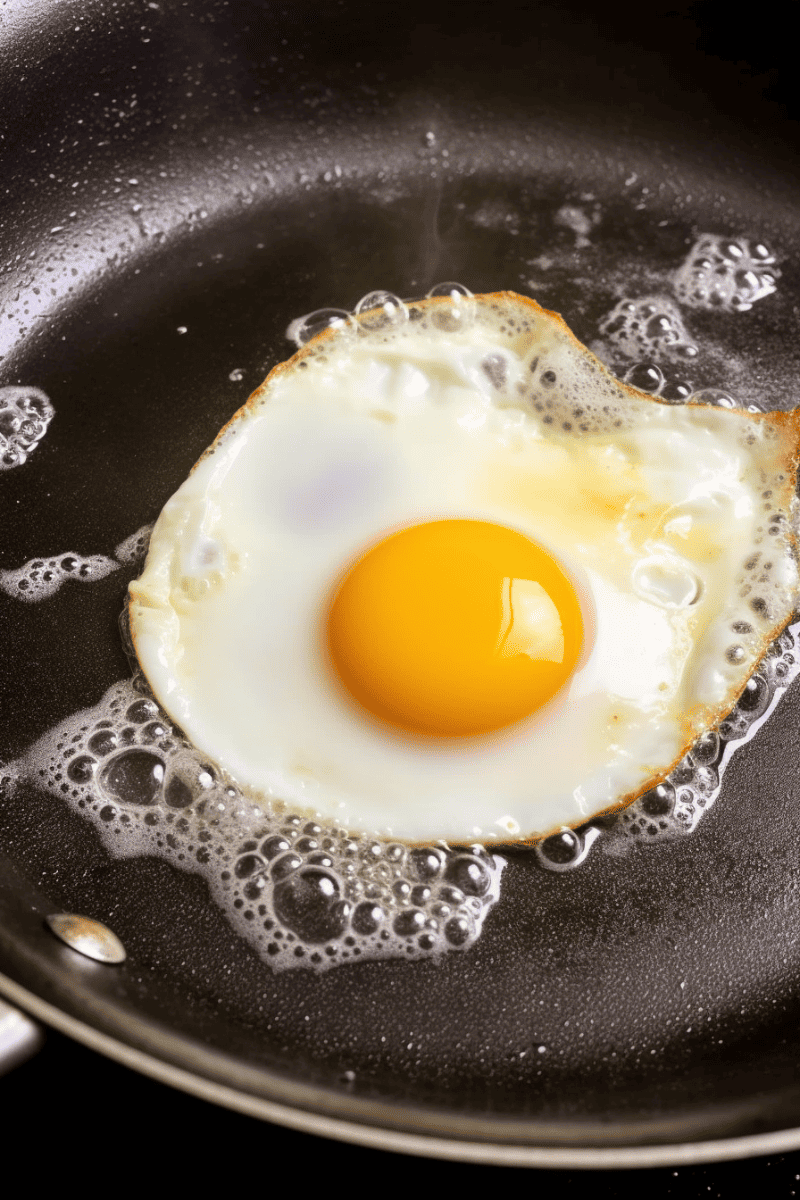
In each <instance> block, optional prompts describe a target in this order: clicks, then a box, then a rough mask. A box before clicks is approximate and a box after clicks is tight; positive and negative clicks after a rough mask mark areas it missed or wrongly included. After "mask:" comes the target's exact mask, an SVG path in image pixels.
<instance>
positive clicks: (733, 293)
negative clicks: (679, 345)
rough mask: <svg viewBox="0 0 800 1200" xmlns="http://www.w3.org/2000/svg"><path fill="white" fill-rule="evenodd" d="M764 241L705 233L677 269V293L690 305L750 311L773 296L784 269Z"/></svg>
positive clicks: (682, 301) (729, 310)
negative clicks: (766, 297)
mask: <svg viewBox="0 0 800 1200" xmlns="http://www.w3.org/2000/svg"><path fill="white" fill-rule="evenodd" d="M774 264H775V258H774V256H773V255H772V254H771V253H770V251H769V250H768V249H767V247H766V246H764V245H762V244H761V243H760V242H759V243H756V244H754V245H752V246H751V243H750V242H749V241H748V240H747V238H727V237H720V236H719V235H717V234H714V233H703V234H701V235H700V237H699V238H698V239H697V241H696V242H695V244H694V245H693V246H692V248H691V250H690V251H689V254H688V256H687V258H686V260H685V262H683V263H682V264H681V266H680V267H679V268H678V270H677V271H676V272H675V276H674V280H673V283H674V287H675V295H676V296H677V297H678V299H679V300H680V302H681V303H682V304H685V305H688V306H689V307H690V308H712V309H713V308H716V309H722V310H725V311H727V312H746V311H747V310H748V309H750V308H752V307H753V305H754V304H755V302H756V300H761V299H763V298H764V296H771V295H772V293H773V292H774V291H775V290H776V280H777V279H778V277H779V275H780V272H779V271H778V270H777V268H776V267H775V265H774Z"/></svg>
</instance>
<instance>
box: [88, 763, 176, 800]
mask: <svg viewBox="0 0 800 1200" xmlns="http://www.w3.org/2000/svg"><path fill="white" fill-rule="evenodd" d="M163 780H164V763H163V761H162V759H160V758H158V757H156V755H155V754H151V753H150V752H149V751H148V750H123V751H122V752H121V753H120V754H118V755H117V756H116V757H115V758H112V759H111V761H110V762H109V763H108V765H107V766H106V767H104V768H103V771H102V772H101V775H100V783H101V786H102V788H103V791H104V792H105V793H106V795H108V796H111V797H112V798H113V799H114V800H118V801H119V802H120V803H121V804H137V805H138V804H155V802H156V800H157V798H158V795H159V793H160V791H161V784H162V783H163Z"/></svg>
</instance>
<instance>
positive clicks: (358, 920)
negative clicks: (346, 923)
mask: <svg viewBox="0 0 800 1200" xmlns="http://www.w3.org/2000/svg"><path fill="white" fill-rule="evenodd" d="M385 920H386V913H385V912H384V911H383V909H382V908H381V906H380V905H379V904H373V903H371V902H370V901H367V900H365V901H364V902H363V903H361V904H359V905H357V906H356V908H355V909H354V911H353V917H352V926H353V929H354V930H355V931H356V933H375V932H376V931H377V930H378V929H380V927H381V925H382V924H383V923H384V921H385Z"/></svg>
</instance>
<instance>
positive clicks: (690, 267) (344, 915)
mask: <svg viewBox="0 0 800 1200" xmlns="http://www.w3.org/2000/svg"><path fill="white" fill-rule="evenodd" d="M501 219H502V220H505V217H504V216H503V213H499V214H498V213H497V212H495V211H494V210H493V209H492V208H491V206H484V210H483V211H479V212H477V213H476V214H475V221H476V224H481V223H482V224H483V225H484V226H491V225H492V224H493V223H494V224H496V222H497V221H498V220H501ZM555 220H556V223H557V224H560V225H561V226H562V227H563V228H566V229H569V230H571V231H572V232H573V233H574V235H575V239H576V243H577V244H578V245H580V243H581V240H582V239H586V238H587V237H588V235H589V234H590V233H591V229H592V223H593V215H592V211H591V210H586V209H585V208H581V207H579V206H576V205H564V206H562V208H560V209H559V210H558V212H557V213H556V216H555ZM528 270H529V272H530V275H531V278H530V280H529V281H528V285H529V287H530V290H531V291H532V292H533V293H534V294H537V292H538V293H539V295H540V298H542V299H543V300H546V296H543V295H541V292H540V291H539V288H540V286H541V283H542V278H547V277H548V276H549V275H551V274H552V273H553V272H554V271H555V272H558V271H559V270H561V271H562V273H563V271H564V270H565V267H564V263H563V262H562V263H559V260H558V256H557V255H547V254H542V255H540V256H539V257H538V258H537V259H534V260H531V261H530V262H529V263H528ZM537 275H538V276H539V279H538V280H537V278H536V276H537ZM776 278H777V272H776V270H775V268H774V266H773V261H772V256H771V255H770V254H769V252H768V251H767V250H766V248H765V247H763V246H762V245H761V244H760V243H758V242H754V241H750V242H748V241H747V240H746V239H743V238H742V239H738V240H735V241H732V240H730V239H722V238H717V237H714V236H712V235H704V236H702V237H700V238H699V239H698V240H697V241H696V243H695V244H694V246H692V247H691V249H690V251H689V253H688V255H687V257H686V259H685V260H684V262H683V264H682V265H679V266H678V267H677V268H676V270H675V272H674V276H673V279H672V289H671V292H665V290H664V289H663V288H658V287H654V288H653V290H652V292H650V293H647V294H645V295H644V296H641V295H636V296H633V295H632V296H630V297H628V296H623V298H622V299H620V300H619V301H618V302H617V303H616V304H615V305H614V306H613V307H612V308H611V309H609V310H608V311H606V312H605V313H604V314H603V315H602V317H601V318H600V319H599V320H598V321H597V325H596V330H597V335H598V336H597V340H596V341H595V342H594V343H591V345H592V348H593V349H594V350H595V352H597V353H598V355H599V356H600V357H602V358H604V359H605V360H606V361H607V362H608V363H609V365H611V366H612V367H613V368H614V369H615V370H616V371H617V373H618V374H620V375H623V374H624V375H625V377H626V378H627V379H629V380H630V381H631V382H632V383H634V384H635V385H636V386H638V387H641V388H643V389H646V390H649V391H652V392H654V393H655V394H658V395H660V396H662V397H664V398H667V399H670V400H671V401H673V402H675V403H680V402H681V401H682V400H685V399H687V398H688V397H689V396H690V395H692V394H695V393H697V392H698V391H701V390H702V383H703V380H704V379H705V378H708V377H711V378H714V381H715V383H718V382H719V380H718V379H717V378H715V372H714V371H713V370H712V371H710V372H709V373H708V374H706V368H707V366H708V364H709V363H711V364H712V366H713V363H714V355H713V353H712V354H711V355H710V356H709V355H704V354H703V353H702V351H701V349H700V346H701V345H702V343H701V342H699V344H696V343H695V341H694V340H693V338H692V336H691V335H690V334H689V332H688V331H687V326H689V325H690V318H691V315H692V310H693V309H694V310H698V309H699V310H702V311H704V312H713V311H714V310H719V311H722V312H726V313H731V312H742V311H746V310H747V309H748V308H750V307H752V305H753V304H754V303H755V302H756V301H757V300H760V299H761V298H763V297H765V296H768V295H769V294H770V293H771V292H772V291H774V289H775V286H776ZM572 282H573V283H575V282H576V281H574V280H573V281H572ZM301 336H302V334H301ZM734 375H736V376H737V378H736V379H735V381H734V382H735V383H736V384H737V385H738V396H737V395H734V393H736V392H737V388H736V387H732V388H731V390H730V391H727V390H721V389H720V388H719V387H717V388H715V389H713V390H709V389H706V390H705V391H704V392H703V395H702V398H703V400H704V401H705V402H707V403H708V402H711V403H718V404H720V405H723V406H727V407H734V406H736V405H737V404H748V403H750V402H754V397H753V396H752V395H751V394H750V393H749V390H747V388H746V387H743V386H742V385H743V380H744V373H743V372H742V371H740V370H739V371H734ZM31 394H33V390H31ZM758 399H759V400H760V401H761V403H762V404H763V403H764V399H765V397H764V396H763V394H759V396H758ZM9 403H10V401H9ZM31 444H32V445H35V439H34V441H32V443H31ZM145 537H146V533H145V534H140V535H132V538H131V539H129V541H130V543H131V545H130V546H121V547H118V554H117V560H118V561H119V562H120V563H122V562H125V561H131V555H134V556H135V555H136V554H137V553H143V550H144V546H145ZM78 557H79V556H75V555H66V556H60V557H59V558H58V559H54V560H53V561H52V562H49V561H44V560H30V561H29V562H28V563H26V564H25V565H24V566H23V567H21V568H19V569H17V570H16V571H8V572H5V573H3V575H2V576H0V586H2V587H3V589H4V590H5V591H7V592H8V593H9V594H11V595H16V596H17V597H18V598H19V599H25V600H33V599H39V598H41V599H44V598H45V597H46V595H48V594H50V592H52V590H54V589H53V586H52V585H53V581H54V578H55V579H56V581H57V582H63V581H66V580H67V579H68V578H69V577H70V572H72V571H73V570H74V563H73V562H72V560H73V559H75V560H76V561H77V560H78ZM95 557H97V558H100V557H101V556H95ZM67 560H69V562H67ZM88 561H89V560H85V561H84V560H81V563H82V564H83V565H85V562H88ZM65 562H67V565H66V566H64V563H65ZM104 562H105V563H106V564H108V565H107V569H106V568H103V570H106V573H107V571H110V570H113V569H115V567H116V563H115V562H114V560H104ZM81 563H79V566H80V565H81ZM101 567H102V564H101ZM59 572H60V574H59ZM99 574H100V572H99V573H98V574H97V575H96V577H99ZM45 576H46V577H47V578H45ZM78 577H81V578H83V579H87V578H89V577H91V567H90V568H89V570H88V571H84V570H81V571H79V574H77V575H72V578H78ZM45 584H47V585H48V586H47V587H46V586H45ZM796 657H797V656H796V652H795V638H794V629H793V628H790V629H788V630H787V631H785V632H784V633H783V634H782V635H781V637H780V638H779V639H778V640H777V641H776V643H775V644H774V645H773V647H772V648H771V650H770V652H769V654H768V656H767V657H766V659H765V660H764V662H763V663H762V665H761V668H760V669H759V671H758V673H757V674H756V675H755V676H754V677H753V679H752V680H751V682H750V684H749V685H748V688H747V690H746V692H745V694H744V695H743V697H742V699H741V700H740V702H739V704H738V705H737V707H736V709H735V710H734V711H733V713H731V715H730V717H729V718H728V719H727V720H726V721H725V722H724V723H723V724H722V726H721V727H720V728H719V730H717V731H714V732H711V733H709V734H707V735H706V736H705V737H704V738H702V739H701V740H700V741H699V742H698V743H697V744H696V745H695V746H694V747H693V748H692V750H691V751H690V753H689V754H688V755H687V757H686V759H685V760H684V761H683V762H682V763H681V764H680V765H679V767H678V768H677V769H676V770H675V771H673V772H672V774H671V775H670V776H669V778H668V779H667V780H665V782H664V783H663V784H661V785H660V786H659V787H657V788H655V789H654V790H653V791H652V792H650V793H647V794H646V795H645V796H643V797H641V798H640V799H639V800H638V801H636V802H635V804H633V805H632V806H631V807H630V808H628V809H627V810H625V811H624V812H622V813H620V814H616V815H614V816H611V817H607V818H603V819H601V820H596V821H593V822H591V823H590V824H589V825H587V826H585V827H583V828H582V829H579V830H577V831H565V832H564V833H563V834H559V835H556V836H554V837H551V838H549V839H547V840H546V841H545V842H543V843H541V844H540V845H539V846H538V847H537V848H536V861H537V862H538V863H539V864H540V865H541V866H542V867H545V868H549V869H551V870H555V871H565V870H571V869H573V868H574V867H576V866H579V865H580V864H581V863H582V862H583V861H584V860H585V858H586V855H587V853H588V852H589V850H590V849H591V848H592V847H599V848H603V849H605V850H606V851H607V852H610V853H613V854H617V853H623V852H624V851H625V850H626V849H627V848H628V847H630V846H631V845H632V844H633V843H634V842H638V843H647V842H650V843H653V842H657V841H659V840H662V839H664V838H675V837H677V836H681V835H683V834H685V833H687V832H690V831H691V830H692V829H694V828H695V826H696V825H697V822H698V821H699V819H700V817H701V816H702V815H703V812H705V811H708V809H709V808H710V807H711V805H712V804H713V802H714V800H715V799H716V797H717V795H718V792H719V782H720V777H721V773H722V770H723V768H724V766H725V764H726V762H727V760H728V758H729V757H730V754H731V752H732V751H733V749H735V747H736V745H737V744H738V743H739V742H740V741H741V740H743V739H746V738H747V737H749V736H750V735H751V734H752V733H753V732H754V731H755V730H756V729H757V728H758V727H759V725H760V724H761V723H762V722H763V721H764V720H765V719H766V718H767V717H768V715H769V713H770V712H771V711H772V709H773V708H774V707H775V704H776V703H777V701H778V699H779V697H780V695H781V694H782V692H783V690H784V689H785V687H786V686H787V685H788V683H789V682H790V681H791V679H792V678H794V676H795V675H796V673H797V670H798V664H797V662H796ZM5 774H6V777H7V779H8V780H9V782H13V781H14V780H15V779H16V780H20V781H21V780H23V779H28V780H30V781H31V782H34V783H35V784H36V785H37V786H38V787H43V788H45V789H46V790H47V791H49V792H50V793H51V794H53V795H55V796H57V797H59V798H63V799H64V800H66V801H67V803H68V804H70V806H71V807H73V808H74V809H75V810H76V811H78V812H80V813H81V814H82V815H83V816H85V817H87V818H89V819H90V820H91V821H92V822H93V824H94V825H95V827H96V828H97V829H98V831H99V833H100V835H101V837H102V840H103V842H104V844H105V846H106V847H107V848H108V850H109V851H110V852H111V853H112V854H113V855H117V856H131V855H143V854H150V855H156V856H161V857H163V858H165V859H167V860H168V861H170V862H172V863H173V864H175V865H177V866H179V867H184V868H190V869H191V870H193V871H197V872H200V873H202V874H203V875H204V876H205V878H206V879H207V880H208V882H209V885H210V888H211V891H212V894H213V895H214V897H215V899H216V900H217V902H218V903H219V904H220V905H221V906H222V908H223V909H224V911H225V912H226V913H227V915H228V917H229V919H230V920H231V922H232V924H233V925H234V927H235V928H236V929H237V930H238V931H239V932H240V933H241V934H243V935H244V936H245V937H246V938H247V940H248V941H249V942H250V943H251V944H252V945H254V947H255V948H256V949H257V950H258V952H259V953H260V954H261V955H262V956H263V957H264V958H265V959H266V960H268V961H270V962H271V963H273V964H274V965H275V966H277V967H291V966H296V965H306V964H309V965H313V966H315V967H317V968H326V967H329V966H331V965H334V964H336V963H338V962H342V961H345V960H348V959H349V960H352V959H353V958H356V957H361V958H375V957H387V956H390V957H403V958H416V957H429V956H432V955H436V954H438V953H441V952H443V951H447V950H455V949H464V948H466V947H468V946H469V945H471V944H473V943H474V941H475V939H476V938H477V937H478V936H479V934H480V931H481V926H482V924H483V921H484V918H485V916H486V915H487V913H488V912H489V910H490V909H491V907H492V906H493V905H494V903H495V902H496V900H497V898H498V896H499V894H500V888H501V876H502V871H503V867H504V865H505V864H504V859H503V856H502V854H498V853H496V852H489V851H487V850H486V849H484V848H483V847H480V846H474V847H470V848H469V849H464V850H452V849H448V848H446V847H444V846H442V847H432V848H428V849H409V848H408V847H405V846H403V845H400V844H399V843H396V844H395V843H385V842H381V841H378V840H375V839H370V838H368V837H363V836H357V837H352V836H349V835H348V833H347V831H344V830H339V829H333V828H322V827H320V826H319V825H317V824H315V823H313V822H310V821H308V820H306V819H303V818H300V817H297V816H295V815H293V814H291V813H288V812H281V811H280V810H276V812H275V813H274V814H273V815H271V816H269V817H267V816H265V814H264V812H263V810H262V809H260V808H255V807H254V806H253V805H252V804H250V803H248V801H247V799H246V798H245V797H243V796H242V795H241V794H240V793H239V792H237V790H236V789H235V788H234V787H232V786H231V785H230V783H229V781H227V780H225V779H223V778H221V777H220V776H219V774H218V772H216V771H215V770H214V769H213V768H211V767H210V766H209V765H208V764H207V763H205V762H204V761H203V760H202V759H201V757H200V756H199V755H198V754H197V752H196V751H194V750H193V748H192V747H191V746H189V745H188V744H187V743H186V741H185V740H184V739H183V738H182V736H181V735H180V733H179V731H178V730H176V729H175V728H174V726H172V724H171V723H170V722H169V720H168V719H167V718H166V717H165V716H164V715H163V713H161V712H160V711H159V709H158V706H157V705H156V704H155V702H154V701H153V700H152V698H150V697H149V696H148V695H147V694H146V693H145V692H144V691H143V688H142V683H141V680H140V679H137V680H134V681H125V682H122V683H120V684H118V685H116V686H115V687H113V688H112V689H111V690H110V691H109V692H108V693H107V694H106V696H105V697H104V698H103V700H102V701H101V703H100V704H99V705H97V706H96V707H95V708H93V709H90V710H85V711H82V712H80V713H78V714H76V715H75V716H74V717H73V718H72V719H70V720H69V721H67V722H65V723H63V724H62V725H60V726H59V727H58V728H56V729H54V730H53V731H52V732H51V733H50V734H48V735H46V736H45V737H44V738H43V739H41V741H39V742H38V743H37V744H36V745H35V746H34V747H32V749H31V751H30V752H29V753H28V754H27V755H26V756H25V757H24V758H22V759H20V760H19V761H18V762H16V763H14V764H11V765H10V767H8V768H6V771H5ZM595 852H596V851H595Z"/></svg>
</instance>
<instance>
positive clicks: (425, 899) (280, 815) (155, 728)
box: [3, 679, 505, 970]
mask: <svg viewBox="0 0 800 1200" xmlns="http://www.w3.org/2000/svg"><path fill="white" fill-rule="evenodd" d="M3 772H4V781H5V784H6V786H8V787H10V788H13V787H14V786H18V785H19V783H20V782H24V783H27V784H28V785H29V786H31V785H32V786H35V787H38V788H44V789H45V790H46V791H47V792H48V793H49V794H51V795H53V796H56V797H57V798H59V799H62V800H64V801H65V802H66V803H67V804H69V806H70V807H71V808H72V809H73V810H75V811H76V812H78V813H80V814H81V815H82V816H83V817H86V818H88V819H89V820H90V821H91V822H92V824H93V825H94V826H95V828H96V829H97V831H98V833H99V835H100V837H101V839H102V841H103V844H104V845H105V846H106V848H107V849H108V851H109V852H110V853H111V854H113V855H115V856H117V857H134V856H140V855H155V856H157V857H161V858H165V859H167V860H168V861H169V862H171V863H172V864H173V865H175V866H178V867H181V868H183V869H185V870H192V871H197V872H198V873H200V874H201V875H203V876H204V878H205V879H206V880H207V881H208V884H209V887H210V890H211V893H212V895H213V897H214V899H215V900H216V902H217V903H218V904H219V905H220V907H221V908H222V909H223V911H224V912H225V914H226V915H227V917H228V919H229V921H230V922H231V924H232V925H233V927H234V929H236V931H237V932H238V933H239V934H240V935H241V936H243V937H245V938H246V939H247V941H248V942H250V944H251V945H253V946H254V948H255V949H256V950H257V951H258V953H259V954H260V955H261V956H262V957H263V958H264V959H265V960H266V961H268V962H270V963H271V964H272V965H273V966H274V967H275V968H276V969H278V970H282V969H287V968H292V967H298V966H311V967H314V968H316V969H318V970H325V969H327V968H329V967H332V966H335V965H336V964H338V963H341V962H345V961H349V960H352V959H356V958H362V959H376V958H398V957H400V958H404V959H411V958H421V957H430V956H434V955H437V954H442V953H444V952H446V951H455V950H465V949H467V948H468V947H469V946H471V945H472V944H473V943H474V942H475V940H476V939H477V938H478V936H479V935H480V932H481V927H482V925H483V922H484V919H485V917H486V914H487V913H488V911H489V910H490V909H491V908H492V907H493V905H494V904H495V902H496V901H497V899H498V896H499V892H500V877H501V874H502V871H503V868H504V866H505V861H504V860H503V859H502V858H501V857H500V856H499V855H497V854H492V853H489V852H488V851H487V850H485V849H484V848H483V847H481V846H477V845H476V846H471V847H465V848H459V849H453V848H451V847H448V846H446V845H444V844H441V845H438V846H433V847H426V848H424V849H419V848H416V849H415V848H412V847H409V846H406V845H401V844H400V843H392V842H385V841H379V840H377V839H375V838H372V837H369V836H362V835H355V836H354V835H351V834H349V833H347V832H346V831H345V830H343V829H339V828H335V827H331V826H329V825H323V824H321V823H318V822H317V821H316V820H315V819H314V817H313V816H312V815H309V814H306V815H305V816H301V815H298V814H296V813H290V812H288V811H287V810H286V809H285V807H284V806H282V805H280V804H277V805H275V806H274V807H273V808H272V809H270V810H268V811H265V809H264V806H263V801H262V802H261V803H259V804H255V803H253V802H252V801H251V800H249V799H248V798H247V796H246V795H245V794H243V793H242V792H241V791H240V790H238V789H237V788H236V786H235V785H234V784H233V782H232V781H231V780H230V779H227V778H225V777H224V776H223V775H222V774H221V773H220V772H219V771H218V770H217V768H215V767H212V766H211V765H209V763H207V762H206V761H205V760H204V759H203V757H202V756H201V755H200V754H199V753H198V752H197V751H196V750H195V749H194V748H193V747H192V746H191V745H190V744H189V743H188V742H187V741H186V740H185V738H184V737H183V735H182V734H181V732H180V731H179V730H178V729H177V728H176V727H175V726H174V725H173V724H172V722H171V721H170V720H169V718H168V717H167V716H165V714H164V713H163V712H162V711H161V710H160V708H159V706H158V704H157V703H156V701H155V700H154V699H153V698H152V697H151V696H150V695H149V693H147V692H146V690H145V689H144V685H143V684H142V681H141V680H140V679H136V680H125V681H123V682H120V683H117V684H114V685H113V686H112V687H111V688H110V689H109V691H108V692H107V693H106V694H105V696H104V697H103V698H102V700H101V701H100V703H99V704H97V705H96V706H94V707H93V708H89V709H85V710H84V711H82V712H79V713H76V714H75V715H74V716H73V717H71V718H70V719H68V720H67V721H65V722H63V723H62V724H60V725H58V726H57V727H56V728H55V729H53V730H52V731H51V732H50V733H48V734H46V735H45V736H44V737H43V738H42V739H41V740H40V741H39V742H37V743H36V744H35V745H34V746H33V747H32V748H31V749H30V750H29V751H28V753H27V754H26V755H24V756H23V757H22V758H21V759H19V760H18V761H17V762H15V763H11V764H9V765H8V766H7V767H4V769H3Z"/></svg>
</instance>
